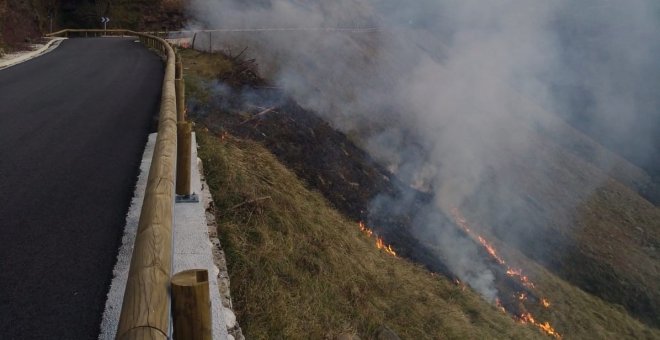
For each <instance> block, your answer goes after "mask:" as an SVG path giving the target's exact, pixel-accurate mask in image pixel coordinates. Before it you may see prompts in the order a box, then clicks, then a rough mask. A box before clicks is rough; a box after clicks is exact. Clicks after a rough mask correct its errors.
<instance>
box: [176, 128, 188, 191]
mask: <svg viewBox="0 0 660 340" xmlns="http://www.w3.org/2000/svg"><path fill="white" fill-rule="evenodd" d="M191 148H192V124H191V123H190V122H179V123H177V156H176V194H177V195H183V196H188V195H190V194H191V192H190V166H191V165H192V163H191V158H192V156H191V152H192V151H191Z"/></svg>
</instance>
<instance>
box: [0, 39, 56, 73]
mask: <svg viewBox="0 0 660 340" xmlns="http://www.w3.org/2000/svg"><path fill="white" fill-rule="evenodd" d="M65 39H66V38H52V40H51V41H49V42H48V43H46V45H44V46H42V47H41V48H39V49H38V50H36V51H32V52H28V53H25V54H21V55H20V56H18V57H16V58H13V59H9V60H5V61H0V70H3V69H6V68H9V67H12V66H14V65H18V64H20V63H23V62H26V61H28V60H30V59H33V58H36V57H38V56H40V55H42V54H46V53H48V52H50V51H52V50H54V49H56V48H57V46H59V45H60V43H61V42H62V40H65Z"/></svg>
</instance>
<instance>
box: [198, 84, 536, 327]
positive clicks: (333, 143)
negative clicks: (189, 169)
mask: <svg viewBox="0 0 660 340" xmlns="http://www.w3.org/2000/svg"><path fill="white" fill-rule="evenodd" d="M247 78H248V79H257V78H254V77H252V76H249V77H247ZM232 85H234V84H232ZM214 90H215V92H216V93H217V94H218V95H215V96H212V97H211V98H210V105H209V104H202V103H196V102H195V101H194V100H191V101H190V102H189V104H192V105H191V107H190V108H189V110H190V112H191V117H192V118H194V119H195V120H196V121H197V122H199V123H202V124H203V125H204V126H206V127H207V128H208V129H209V130H210V131H211V132H212V133H214V134H216V135H217V136H220V137H222V135H223V134H226V133H228V134H231V135H232V136H233V137H238V138H243V139H251V140H254V141H257V142H259V143H261V144H262V145H264V146H265V147H266V148H268V149H269V150H270V151H271V152H272V153H273V154H274V155H275V156H276V157H277V158H278V159H279V160H280V161H281V162H282V163H284V164H285V165H286V166H287V167H288V168H289V169H291V170H292V171H293V172H294V173H296V175H297V176H298V177H299V178H301V179H303V180H304V181H305V182H306V183H307V185H308V186H309V187H310V188H312V189H314V190H317V191H319V192H320V193H321V194H323V195H324V197H325V198H326V199H327V200H328V201H329V202H330V204H331V205H333V206H334V207H335V208H336V209H337V210H338V211H340V212H341V213H342V214H344V215H345V216H347V217H349V218H350V219H352V220H354V221H355V222H356V228H357V227H358V226H357V223H358V222H359V221H364V222H366V223H367V225H368V226H369V228H371V229H373V230H374V232H375V233H376V234H377V235H379V236H380V237H382V238H383V240H384V241H385V242H386V243H387V244H389V245H391V246H392V248H394V250H395V251H396V253H397V255H398V256H401V257H403V258H407V259H409V260H411V261H412V262H414V263H418V264H421V265H423V266H424V267H426V268H427V269H428V270H429V271H431V272H434V273H438V274H441V275H443V276H445V277H447V278H449V279H450V280H457V279H458V278H457V277H456V276H455V275H454V274H453V273H452V271H451V270H450V269H449V267H448V266H447V265H446V264H445V263H444V262H443V259H442V256H441V255H440V254H439V253H438V252H436V251H433V249H432V248H431V247H432V245H429V244H425V243H422V242H420V241H419V240H418V239H417V238H415V237H414V236H413V234H412V229H411V228H413V226H414V224H415V216H417V215H420V214H418V213H420V212H421V211H422V209H428V207H429V205H430V203H431V202H432V200H433V196H432V195H431V194H428V193H425V192H421V191H418V190H415V189H413V188H411V187H409V186H407V185H405V184H404V183H402V182H401V181H400V180H399V179H397V178H396V176H394V175H393V174H391V173H390V172H389V171H387V169H385V168H384V167H382V166H381V165H379V164H378V163H376V162H375V161H374V160H373V159H372V158H371V157H370V156H369V154H367V153H366V152H365V151H363V150H362V149H360V148H359V147H358V146H356V145H355V144H354V143H353V142H352V141H351V140H350V139H349V138H348V137H347V136H346V135H345V134H343V133H342V132H340V131H337V130H336V129H334V128H333V127H332V126H330V125H329V124H328V123H327V122H326V121H324V120H323V119H321V118H320V117H319V116H317V115H316V114H315V113H313V112H311V111H308V110H305V109H304V108H302V107H301V106H300V105H298V104H297V103H296V102H295V101H294V100H292V99H291V98H290V97H287V96H286V95H285V94H284V93H282V91H281V90H279V89H275V88H271V87H268V85H267V84H265V83H264V82H262V81H259V83H257V84H256V86H249V87H246V86H241V87H236V86H230V85H226V84H221V83H218V84H215V85H214ZM376 198H378V201H381V202H382V201H392V202H405V205H406V206H405V207H403V209H396V211H393V210H392V209H387V208H379V206H378V205H377V204H376V205H374V201H375V199H376ZM402 198H405V199H402ZM386 206H390V205H386ZM434 214H435V216H434V218H435V219H436V220H437V221H438V222H439V223H438V226H444V228H448V229H449V230H445V232H449V233H451V234H453V237H455V238H462V239H465V240H469V241H472V239H471V238H470V237H469V236H468V235H467V234H465V233H464V232H463V230H462V229H460V228H458V227H456V226H454V225H453V223H452V222H451V221H450V219H449V218H448V217H447V216H444V215H443V214H442V213H441V212H434ZM477 249H479V252H480V253H481V256H482V258H483V259H484V260H485V261H486V264H487V265H488V266H489V267H490V269H491V271H492V272H493V273H494V274H495V284H496V287H497V288H498V290H499V291H500V292H501V294H500V300H501V303H502V305H503V306H504V307H505V308H506V309H507V310H508V311H509V312H510V313H512V314H513V315H515V316H520V315H521V314H522V313H524V312H525V311H526V310H527V309H526V307H525V306H523V305H522V304H521V303H520V302H519V301H518V300H517V299H516V298H515V293H520V292H524V293H526V295H527V296H528V302H527V303H528V304H529V305H534V304H537V302H538V301H539V298H538V297H537V295H536V294H535V293H534V292H532V291H530V290H529V289H527V288H526V287H524V286H523V285H522V284H521V283H520V282H518V281H516V280H515V279H512V278H511V277H509V276H507V275H506V268H504V267H502V266H501V265H499V264H498V263H496V262H495V261H494V260H492V259H491V258H490V257H489V255H488V254H487V253H486V251H485V250H484V249H483V248H481V247H480V246H479V247H477Z"/></svg>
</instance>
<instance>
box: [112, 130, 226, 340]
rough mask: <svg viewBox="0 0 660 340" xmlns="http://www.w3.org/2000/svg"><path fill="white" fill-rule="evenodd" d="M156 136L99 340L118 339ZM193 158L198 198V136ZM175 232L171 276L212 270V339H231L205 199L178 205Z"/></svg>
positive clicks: (130, 216) (193, 180)
mask: <svg viewBox="0 0 660 340" xmlns="http://www.w3.org/2000/svg"><path fill="white" fill-rule="evenodd" d="M156 136H157V134H156V133H153V134H151V135H149V140H148V142H147V145H146V147H145V149H144V153H143V156H142V164H141V166H140V176H139V177H138V181H137V184H136V186H135V192H134V194H133V199H132V201H131V207H130V208H129V210H128V214H127V215H126V227H125V229H124V236H123V238H122V245H121V247H120V248H119V254H118V255H117V263H116V264H115V268H114V270H113V276H114V278H113V279H112V283H111V285H110V291H109V292H108V298H107V300H106V303H105V311H104V312H103V319H102V321H101V331H100V334H99V339H101V340H112V339H115V336H116V332H117V325H118V324H119V314H120V312H121V304H122V301H123V299H124V290H125V288H126V280H127V278H128V270H129V267H130V263H131V255H132V253H133V244H134V243H135V234H136V232H137V226H138V221H139V219H140V211H141V210H142V202H143V200H144V191H145V188H146V185H147V177H148V175H149V167H150V166H151V158H152V156H153V149H154V144H155V142H156ZM191 158H192V160H193V162H192V169H191V170H192V171H191V173H192V176H191V189H192V190H193V192H196V193H198V195H199V194H200V193H201V192H202V185H201V179H200V178H201V175H200V169H199V168H198V165H197V161H196V160H197V143H196V141H195V134H193V136H192V157H191ZM200 196H201V195H200ZM173 229H174V231H173V233H174V235H173V239H174V249H173V252H172V253H173V271H172V274H174V273H177V272H180V271H182V270H186V269H207V270H208V271H209V288H210V296H211V308H212V313H213V339H215V340H225V339H231V337H229V335H228V333H227V326H226V321H225V313H224V309H223V306H222V300H221V297H220V291H219V287H218V280H217V277H218V272H219V270H218V268H217V267H216V266H215V264H214V262H213V253H212V243H211V241H210V240H209V234H208V227H207V221H206V214H205V208H204V202H203V200H200V202H199V203H177V204H175V206H174V227H173Z"/></svg>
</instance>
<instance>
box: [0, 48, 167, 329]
mask: <svg viewBox="0 0 660 340" xmlns="http://www.w3.org/2000/svg"><path fill="white" fill-rule="evenodd" d="M162 77H163V64H162V62H161V61H160V59H159V57H158V56H156V55H155V54H153V53H151V52H149V51H148V50H147V49H145V48H144V47H143V46H142V45H140V44H138V43H136V42H134V41H133V39H119V38H90V39H70V40H66V41H64V42H63V43H62V44H61V46H60V47H59V48H57V49H55V50H54V51H52V52H50V53H48V54H46V55H43V56H41V57H38V58H35V59H33V60H31V61H29V62H26V63H23V64H20V65H17V66H14V67H11V68H8V69H5V70H0V339H95V338H97V337H98V333H99V326H100V322H101V315H102V313H103V307H104V304H105V298H106V294H107V292H108V288H109V284H110V281H111V279H112V269H113V266H114V264H115V260H116V256H117V251H118V248H119V245H120V242H121V235H122V233H123V227H124V222H125V216H126V212H127V211H128V207H129V204H130V199H131V197H132V194H133V190H134V187H135V182H136V179H137V175H138V173H139V164H140V159H141V155H142V151H143V149H144V145H145V143H146V140H147V135H148V133H149V130H150V129H151V125H152V121H153V118H154V117H155V116H156V115H157V112H158V107H159V101H160V90H161V85H162Z"/></svg>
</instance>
